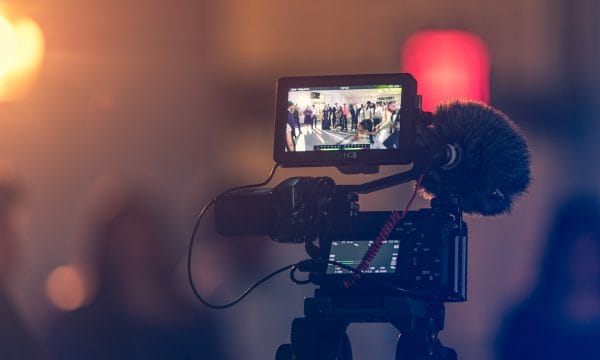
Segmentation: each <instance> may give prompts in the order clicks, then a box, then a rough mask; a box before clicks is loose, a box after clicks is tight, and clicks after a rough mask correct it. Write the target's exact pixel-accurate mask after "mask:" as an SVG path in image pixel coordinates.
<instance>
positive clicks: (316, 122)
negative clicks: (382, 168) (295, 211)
mask: <svg viewBox="0 0 600 360" xmlns="http://www.w3.org/2000/svg"><path fill="white" fill-rule="evenodd" d="M416 88H417V84H416V81H415V79H414V78H413V77H412V76H411V75H410V74H371V75H335V76H308V77H286V78H281V79H279V81H278V83H277V105H276V114H275V115H276V118H275V148H274V158H275V161H276V162H277V163H279V164H281V165H283V166H338V165H363V164H364V165H368V164H371V165H372V164H376V165H379V164H409V163H411V162H412V160H413V142H414V141H413V124H414V118H415V116H417V115H418V114H417V111H418V109H417V107H418V106H417V105H416V104H417V103H418V101H417V95H416V91H417V90H416Z"/></svg>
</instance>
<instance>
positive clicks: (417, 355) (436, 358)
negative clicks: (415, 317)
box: [396, 334, 458, 360]
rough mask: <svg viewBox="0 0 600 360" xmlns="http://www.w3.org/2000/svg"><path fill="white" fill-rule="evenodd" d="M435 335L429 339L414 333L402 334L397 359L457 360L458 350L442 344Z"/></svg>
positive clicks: (397, 347) (397, 348)
mask: <svg viewBox="0 0 600 360" xmlns="http://www.w3.org/2000/svg"><path fill="white" fill-rule="evenodd" d="M434 336H435V337H433V338H431V337H430V338H429V339H430V340H427V339H425V338H423V337H419V338H417V337H415V336H414V334H409V335H401V336H400V337H399V338H398V344H397V346H396V360H457V359H458V356H457V354H456V351H454V350H453V349H451V348H449V347H445V346H444V345H442V343H441V341H440V339H438V338H437V335H434Z"/></svg>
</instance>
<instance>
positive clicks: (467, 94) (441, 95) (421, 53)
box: [402, 30, 490, 111]
mask: <svg viewBox="0 0 600 360" xmlns="http://www.w3.org/2000/svg"><path fill="white" fill-rule="evenodd" d="M402 71H403V72H408V73H411V74H412V75H413V76H414V77H415V79H417V84H418V92H419V94H421V95H423V110H426V111H431V110H433V108H434V107H435V105H436V104H438V103H439V102H442V101H447V100H451V99H456V98H462V99H471V100H479V101H483V102H487V101H488V100H489V92H490V91H489V71H490V61H489V56H488V51H487V48H486V46H485V44H484V42H483V41H482V40H481V39H480V38H479V37H478V36H477V35H474V34H472V33H469V32H465V31H456V30H446V31H441V30H430V31H420V32H417V33H415V34H413V35H411V36H410V37H409V38H408V40H407V41H406V43H405V44H404V46H403V48H402Z"/></svg>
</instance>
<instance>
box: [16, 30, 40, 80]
mask: <svg viewBox="0 0 600 360" xmlns="http://www.w3.org/2000/svg"><path fill="white" fill-rule="evenodd" d="M13 27H14V29H15V34H16V36H17V49H16V50H17V51H16V54H15V59H14V63H13V67H12V69H11V71H12V72H14V73H20V74H21V73H27V72H30V71H34V70H36V69H37V67H38V66H39V65H40V63H41V62H42V58H43V56H44V35H43V34H42V30H41V29H40V27H39V26H38V25H37V24H36V23H35V22H34V21H33V20H30V19H25V20H20V21H17V22H16V23H15V25H14V26H13Z"/></svg>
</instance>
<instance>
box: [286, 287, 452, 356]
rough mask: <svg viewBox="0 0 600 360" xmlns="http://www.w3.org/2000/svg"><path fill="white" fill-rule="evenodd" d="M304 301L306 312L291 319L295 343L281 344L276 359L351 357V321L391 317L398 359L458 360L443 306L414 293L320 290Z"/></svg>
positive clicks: (293, 341) (366, 321) (372, 320)
mask: <svg viewBox="0 0 600 360" xmlns="http://www.w3.org/2000/svg"><path fill="white" fill-rule="evenodd" d="M319 290H320V289H317V290H315V297H313V298H307V299H305V301H304V317H303V318H296V319H294V321H293V322H292V333H291V344H283V345H280V346H279V348H278V349H277V355H276V360H292V359H294V360H309V359H310V360H352V348H351V345H350V339H349V338H348V335H347V334H346V329H347V327H348V325H350V324H351V323H354V322H362V323H378V322H390V323H391V324H392V325H394V326H395V327H396V328H397V329H398V331H400V337H399V339H398V344H397V346H396V360H456V359H457V355H456V352H455V351H454V350H452V349H450V348H447V347H445V346H443V345H442V343H441V342H440V340H439V339H438V337H437V335H438V333H439V332H440V331H441V330H442V329H443V327H444V305H443V304H440V303H436V304H429V303H425V302H423V301H420V300H416V299H413V298H410V297H406V296H404V297H377V296H348V297H336V296H328V295H324V294H321V293H320V292H319Z"/></svg>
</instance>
